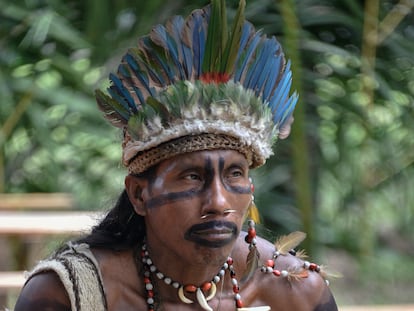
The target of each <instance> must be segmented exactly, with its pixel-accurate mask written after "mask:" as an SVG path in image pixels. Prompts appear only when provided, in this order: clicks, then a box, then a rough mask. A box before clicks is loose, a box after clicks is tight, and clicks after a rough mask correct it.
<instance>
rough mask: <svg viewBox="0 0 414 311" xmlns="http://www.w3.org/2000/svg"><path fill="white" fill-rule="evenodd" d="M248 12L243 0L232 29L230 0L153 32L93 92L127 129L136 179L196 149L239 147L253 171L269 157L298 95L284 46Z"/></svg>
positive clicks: (128, 158)
mask: <svg viewBox="0 0 414 311" xmlns="http://www.w3.org/2000/svg"><path fill="white" fill-rule="evenodd" d="M244 8H245V1H244V0H241V1H240V4H239V8H238V11H237V13H236V16H235V18H234V21H233V25H232V27H228V26H227V15H226V7H225V1H224V0H212V1H211V5H209V6H207V7H205V8H203V9H200V10H195V11H193V13H192V14H191V15H190V16H189V17H188V18H187V19H183V18H182V17H180V16H176V17H174V18H172V19H171V20H169V21H168V22H167V23H166V25H165V26H162V25H158V26H155V27H154V28H153V29H152V31H151V33H150V34H149V35H147V36H144V37H142V38H140V40H139V42H138V46H137V47H134V48H131V49H130V50H129V51H128V52H127V53H126V55H125V56H124V57H123V59H122V61H121V64H120V65H119V67H118V72H117V74H111V75H110V77H109V78H110V80H111V81H112V84H111V86H110V87H109V88H108V93H109V94H105V93H104V92H102V91H99V90H98V91H96V99H97V102H98V105H99V107H100V109H101V110H102V111H103V112H104V114H105V117H106V118H107V119H108V120H109V121H110V122H111V123H112V124H113V125H115V126H117V127H120V128H122V129H123V131H124V141H123V162H124V164H125V165H126V166H127V167H128V169H129V171H130V172H131V173H140V172H143V171H145V170H146V169H147V168H149V167H150V166H152V165H154V164H156V163H158V162H160V161H162V160H164V159H167V158H169V157H172V156H174V155H177V154H180V153H184V152H191V151H197V150H209V149H234V150H237V151H240V152H241V153H243V154H244V155H245V156H246V158H247V159H248V161H249V164H250V166H251V167H252V168H253V167H257V166H260V165H262V164H263V163H264V162H265V160H266V159H267V158H268V157H269V156H270V155H271V154H272V145H273V143H274V142H275V141H276V139H277V137H278V134H279V130H280V129H281V128H282V127H283V125H284V124H285V123H286V122H288V120H289V119H290V117H291V114H292V112H293V109H294V107H295V104H296V101H297V95H296V94H293V95H292V96H291V95H290V94H289V93H290V87H291V71H290V64H289V62H286V61H285V58H284V54H283V52H282V49H281V46H280V44H279V43H278V41H277V40H276V39H275V38H274V37H272V38H267V37H266V36H265V35H262V34H261V32H257V31H256V30H255V29H254V27H253V26H252V24H250V23H249V22H247V21H245V19H244ZM229 28H230V29H229Z"/></svg>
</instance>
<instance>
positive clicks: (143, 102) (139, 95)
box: [132, 85, 145, 106]
mask: <svg viewBox="0 0 414 311" xmlns="http://www.w3.org/2000/svg"><path fill="white" fill-rule="evenodd" d="M132 87H133V89H134V92H135V94H137V97H138V99H139V102H140V103H141V106H142V105H144V104H145V98H144V96H142V92H141V90H140V89H139V88H137V87H136V86H135V85H133V86H132Z"/></svg>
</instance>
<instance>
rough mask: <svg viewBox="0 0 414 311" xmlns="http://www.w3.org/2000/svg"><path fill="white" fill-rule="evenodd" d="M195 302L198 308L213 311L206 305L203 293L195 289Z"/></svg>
mask: <svg viewBox="0 0 414 311" xmlns="http://www.w3.org/2000/svg"><path fill="white" fill-rule="evenodd" d="M196 295H197V301H198V303H199V304H200V306H201V307H202V308H203V309H204V310H206V311H213V309H212V308H211V307H210V306H209V305H208V303H207V300H206V297H204V294H203V291H202V290H201V289H200V288H197V292H196Z"/></svg>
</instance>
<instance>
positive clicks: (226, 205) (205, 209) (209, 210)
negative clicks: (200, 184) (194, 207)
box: [201, 178, 232, 217]
mask: <svg viewBox="0 0 414 311" xmlns="http://www.w3.org/2000/svg"><path fill="white" fill-rule="evenodd" d="M231 209H232V206H231V204H230V202H229V192H228V191H227V190H226V188H225V186H224V185H223V182H222V181H221V179H220V178H214V179H213V180H212V182H211V184H210V185H206V189H205V192H204V200H203V204H202V207H201V216H202V217H203V216H205V215H223V214H228V213H226V211H228V210H231Z"/></svg>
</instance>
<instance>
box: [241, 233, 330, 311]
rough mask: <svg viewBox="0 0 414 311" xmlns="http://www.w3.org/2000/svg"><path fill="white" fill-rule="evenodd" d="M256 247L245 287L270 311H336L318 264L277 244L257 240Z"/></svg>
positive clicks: (258, 238)
mask: <svg viewBox="0 0 414 311" xmlns="http://www.w3.org/2000/svg"><path fill="white" fill-rule="evenodd" d="M285 241H286V240H285ZM282 242H283V241H282ZM293 244H294V243H293ZM256 246H257V251H258V254H259V255H257V256H259V260H258V265H259V266H258V267H257V269H256V272H255V273H254V275H253V276H252V278H251V279H250V280H249V281H247V284H246V286H248V287H250V288H254V289H255V290H254V292H255V295H258V296H260V300H261V301H263V302H265V303H266V304H268V305H269V306H271V307H272V310H298V311H299V310H303V311H305V310H319V311H322V310H326V311H328V310H329V311H334V310H337V307H336V303H335V300H334V299H333V297H332V294H331V292H330V290H329V287H328V286H327V281H326V279H325V274H324V271H323V269H322V267H321V266H320V265H318V264H316V263H314V262H312V261H311V260H310V259H309V258H305V257H304V256H303V253H302V252H296V251H294V250H293V249H288V250H287V249H278V246H280V245H278V244H277V243H275V242H270V241H268V240H266V239H263V238H260V237H257V244H256ZM246 254H247V255H246V258H247V256H249V255H248V251H246Z"/></svg>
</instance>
